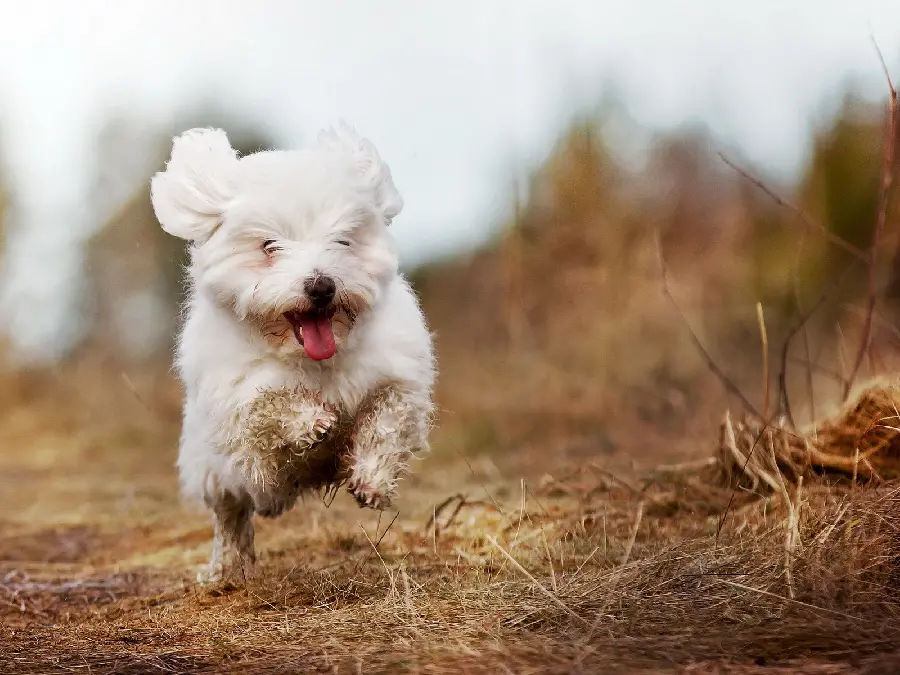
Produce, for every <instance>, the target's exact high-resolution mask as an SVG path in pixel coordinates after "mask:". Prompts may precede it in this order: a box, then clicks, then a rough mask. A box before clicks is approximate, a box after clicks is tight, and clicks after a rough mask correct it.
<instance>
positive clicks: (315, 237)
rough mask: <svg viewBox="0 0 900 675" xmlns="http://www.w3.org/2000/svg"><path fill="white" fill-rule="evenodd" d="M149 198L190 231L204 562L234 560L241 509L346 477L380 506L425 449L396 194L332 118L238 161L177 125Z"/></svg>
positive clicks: (184, 347) (181, 345) (238, 561)
mask: <svg viewBox="0 0 900 675" xmlns="http://www.w3.org/2000/svg"><path fill="white" fill-rule="evenodd" d="M151 195H152V197H151V199H152V202H153V208H154V210H155V212H156V216H157V219H158V220H159V222H160V224H161V225H162V227H163V229H164V230H165V231H166V232H168V233H170V234H172V235H175V236H176V237H180V238H182V239H185V240H187V241H188V242H189V250H190V266H189V270H188V278H189V289H190V290H189V295H188V299H187V302H186V306H185V323H184V327H183V329H182V330H181V332H180V334H179V338H178V344H177V350H176V352H177V356H176V366H177V370H178V373H179V375H180V377H181V380H182V382H183V385H184V389H185V405H184V419H183V428H182V435H181V442H180V448H179V456H178V468H179V472H180V478H181V484H182V488H183V492H184V493H185V494H186V495H187V496H188V497H191V498H194V499H197V500H202V502H203V503H205V504H206V505H207V506H208V507H209V508H210V509H211V510H212V513H213V520H214V527H215V540H214V545H213V554H212V559H211V561H210V568H209V572H208V573H207V574H206V575H204V576H205V577H206V578H209V579H216V578H221V577H222V576H223V575H228V574H230V573H231V572H234V571H237V572H239V573H240V574H244V575H246V574H247V573H249V572H251V571H252V568H253V564H254V562H255V552H254V545H253V523H252V516H253V514H254V512H256V513H259V514H260V515H263V516H269V517H273V516H277V515H279V514H281V513H283V512H284V511H285V510H287V509H289V508H291V507H292V506H293V504H294V503H295V502H296V499H297V496H298V494H299V493H301V492H302V491H303V490H306V489H313V488H320V487H324V486H327V487H334V486H337V485H340V484H343V483H346V484H347V487H348V490H349V491H350V493H351V494H352V495H353V496H354V497H355V498H356V500H357V501H358V502H359V504H360V505H361V506H369V507H372V508H376V509H382V508H384V507H386V506H388V505H389V504H390V500H391V498H392V497H393V496H394V493H395V489H396V486H397V481H398V478H399V477H400V476H401V475H402V474H403V472H404V471H405V470H406V469H407V466H408V460H409V458H410V456H411V455H412V454H413V453H415V452H416V451H419V450H424V449H426V448H427V435H428V431H429V426H430V417H431V413H432V398H431V392H432V386H433V380H434V358H433V352H432V340H431V335H430V333H429V331H428V329H427V327H426V324H425V320H424V318H423V316H422V312H421V310H420V308H419V304H418V302H417V299H416V297H415V295H414V293H413V291H412V290H411V288H410V286H409V284H408V283H407V282H406V280H405V279H404V278H403V277H402V276H401V275H400V273H399V271H398V260H397V255H396V252H395V248H394V244H393V238H392V237H391V235H390V233H389V232H388V226H389V225H390V223H391V220H392V219H393V218H394V217H395V216H397V215H398V214H399V213H400V211H401V209H402V207H403V201H402V199H401V197H400V195H399V193H398V192H397V189H396V188H395V186H394V183H393V180H392V178H391V172H390V170H389V168H388V166H387V165H386V164H385V163H384V162H383V161H382V159H381V157H380V156H379V155H378V152H377V151H376V150H375V148H374V147H373V145H372V144H371V143H370V142H369V141H367V140H366V139H364V138H361V137H359V136H358V135H357V134H356V132H355V131H353V130H352V129H351V128H349V127H347V126H341V127H340V128H339V129H337V130H329V131H327V132H322V133H321V134H320V136H319V139H318V143H317V145H316V146H315V147H314V148H311V149H307V150H300V151H265V152H257V153H255V154H251V155H247V156H245V157H242V158H239V157H238V155H237V153H236V151H235V150H234V149H233V148H232V147H231V144H230V143H229V141H228V139H227V137H226V135H225V133H224V132H223V131H221V130H218V129H192V130H190V131H187V132H185V133H184V134H182V135H181V136H179V137H177V138H176V139H175V140H174V144H173V147H172V155H171V158H170V160H169V161H168V163H167V165H166V169H165V171H162V172H160V173H157V174H156V175H155V176H154V177H153V178H152V180H151Z"/></svg>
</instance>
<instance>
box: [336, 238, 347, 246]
mask: <svg viewBox="0 0 900 675" xmlns="http://www.w3.org/2000/svg"><path fill="white" fill-rule="evenodd" d="M337 243H338V245H339V246H349V245H350V240H349V239H338V241H337Z"/></svg>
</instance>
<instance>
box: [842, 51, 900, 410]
mask: <svg viewBox="0 0 900 675" xmlns="http://www.w3.org/2000/svg"><path fill="white" fill-rule="evenodd" d="M873 43H874V44H875V50H876V51H877V52H878V58H879V59H880V61H881V66H882V68H883V69H884V74H885V78H886V79H887V84H888V90H889V92H890V105H889V110H888V122H887V134H885V142H884V161H883V164H882V169H881V186H880V189H879V194H878V211H877V215H876V220H875V231H874V233H873V234H872V245H871V249H870V253H869V297H868V301H867V303H866V315H865V319H864V321H863V333H862V337H861V338H860V341H859V347H858V348H857V351H856V356H855V357H854V359H853V366H852V367H851V369H850V375H849V376H848V377H847V381H846V383H845V384H844V400H845V401H846V400H847V398H848V397H849V396H850V389H851V388H852V387H853V383H854V381H855V380H856V376H857V374H858V373H859V369H860V367H861V366H862V363H863V361H864V360H865V358H866V354H868V352H869V347H870V346H871V343H872V321H873V318H872V317H873V316H874V314H875V307H876V305H877V304H878V295H879V293H878V276H877V275H878V266H877V260H878V258H877V256H878V250H879V248H881V242H882V238H883V236H884V226H885V223H886V221H887V213H888V206H889V204H890V197H891V187H892V186H893V183H894V164H895V159H896V158H895V154H896V153H895V150H896V147H897V142H896V135H897V123H898V122H897V117H898V108H897V90H896V89H895V88H894V83H893V82H892V81H891V75H890V72H889V71H888V69H887V65H886V64H885V62H884V55H883V54H882V53H881V49H879V47H878V44H877V43H875V41H874V40H873Z"/></svg>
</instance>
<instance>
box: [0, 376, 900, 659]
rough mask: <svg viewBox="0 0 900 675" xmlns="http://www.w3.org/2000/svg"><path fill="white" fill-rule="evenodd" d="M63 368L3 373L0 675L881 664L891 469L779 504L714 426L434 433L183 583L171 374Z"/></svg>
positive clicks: (889, 636) (888, 642) (889, 560)
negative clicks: (389, 507) (708, 429)
mask: <svg viewBox="0 0 900 675" xmlns="http://www.w3.org/2000/svg"><path fill="white" fill-rule="evenodd" d="M69 379H71V380H72V382H73V383H72V384H70V385H68V388H67V386H66V385H59V386H57V387H49V386H48V384H47V383H48V382H49V383H54V382H56V380H54V379H52V378H49V379H44V380H39V381H38V382H37V384H35V383H34V382H33V381H32V380H31V379H29V378H21V380H20V381H17V382H16V383H14V384H13V385H10V386H8V387H6V389H7V390H8V395H7V396H6V397H5V399H6V400H5V401H4V406H5V408H4V409H5V414H6V416H7V417H6V421H5V423H4V424H3V425H2V427H0V434H2V438H0V443H2V445H0V448H2V450H0V491H2V495H3V504H4V514H3V517H2V520H0V615H2V620H3V623H2V632H0V672H9V673H57V672H59V673H63V672H84V673H114V672H115V673H202V672H210V673H212V672H216V673H221V672H241V673H247V672H260V673H263V672H265V673H277V672H284V673H288V672H290V673H296V672H351V673H354V672H365V673H368V672H392V673H395V672H428V673H443V672H447V673H450V672H475V673H478V672H483V673H496V672H513V673H529V672H535V673H536V672H541V673H552V672H559V673H564V672H565V673H568V672H632V673H633V672H638V673H640V672H654V673H656V672H672V673H675V672H678V673H713V672H715V673H756V672H760V673H763V672H765V673H770V672H772V673H778V672H785V673H786V672H809V673H851V672H852V673H863V672H865V673H876V672H883V673H889V672H897V669H900V638H898V637H897V636H898V635H900V632H898V630H900V619H898V616H900V612H898V609H900V604H898V603H897V599H896V594H895V592H894V588H895V587H896V585H897V584H896V580H897V579H898V578H900V576H898V574H897V570H898V569H900V568H898V567H897V555H898V548H900V546H898V543H897V542H898V540H900V537H898V529H897V520H896V518H897V515H898V514H900V506H898V499H897V497H896V495H897V492H896V489H895V488H894V483H893V482H891V481H890V480H883V481H881V482H879V483H878V484H877V485H875V486H868V487H866V486H859V488H858V489H857V488H853V489H852V490H849V491H848V490H847V489H838V488H835V487H828V486H827V485H826V484H825V483H815V484H813V483H809V484H808V485H807V487H806V490H805V492H804V493H803V494H802V495H801V494H799V492H798V493H797V494H796V502H794V501H793V500H794V496H793V494H794V493H793V488H791V491H792V492H791V496H790V498H789V499H788V500H786V501H779V497H778V495H766V494H765V492H764V491H762V490H759V491H758V493H759V494H755V493H754V491H753V490H748V489H731V488H728V487H724V486H722V485H717V483H716V481H717V480H718V479H717V478H716V477H715V474H714V473H710V472H709V470H710V469H711V468H712V465H713V463H714V460H715V458H714V457H713V455H712V454H711V453H712V451H713V449H714V448H715V442H714V441H715V439H712V438H711V439H709V440H710V442H709V443H706V444H703V443H698V444H696V446H695V447H694V449H693V451H687V452H685V453H683V455H684V456H683V457H682V458H683V459H685V460H699V461H698V462H696V463H695V464H688V465H685V466H683V467H676V468H675V469H665V470H662V471H655V472H654V471H653V470H652V465H653V461H652V460H653V457H652V453H651V456H643V457H642V456H641V455H640V453H639V452H638V451H637V450H635V449H634V448H632V449H631V450H630V451H629V452H627V453H624V454H623V450H622V449H621V448H619V449H616V448H613V449H610V448H608V447H605V446H603V447H600V445H598V447H597V448H595V449H594V452H593V453H591V452H588V451H586V450H585V449H584V447H583V444H582V446H577V447H580V448H581V449H580V450H578V451H574V450H573V451H563V450H562V449H560V450H559V452H554V449H553V448H551V447H547V448H545V449H544V451H540V450H531V451H527V452H526V451H523V452H522V453H506V454H502V455H492V454H491V453H471V452H469V453H468V454H466V453H463V452H462V451H458V452H454V451H452V450H448V449H447V448H446V447H444V448H443V449H441V450H439V451H438V452H435V453H434V454H433V455H432V456H429V457H427V458H425V459H423V460H422V461H420V462H416V463H415V465H414V473H413V475H412V476H411V477H410V478H408V479H407V480H406V481H405V482H404V484H403V486H402V493H401V499H400V502H399V503H398V505H397V508H396V510H394V511H388V512H385V513H383V514H381V515H380V516H379V514H377V513H376V512H373V511H371V510H367V509H359V508H358V507H357V506H356V505H355V503H354V502H353V501H352V500H351V499H350V497H349V496H348V495H346V494H345V493H343V492H342V493H341V494H338V495H337V496H336V498H334V499H333V501H331V502H330V504H326V501H329V499H330V498H323V497H321V496H319V495H311V496H310V497H308V498H307V500H306V502H305V503H304V504H302V505H301V506H300V507H298V508H295V509H294V511H292V512H291V513H290V514H288V515H287V516H286V517H284V518H281V519H279V520H276V521H266V520H258V523H257V525H258V538H257V547H258V550H259V552H260V561H261V568H260V573H259V576H258V578H256V579H253V580H249V581H248V582H247V583H246V584H238V585H233V586H229V585H214V586H205V587H204V586H199V585H197V584H196V583H195V582H194V577H195V574H196V571H197V569H198V567H199V566H200V565H202V564H203V563H204V562H205V561H206V559H207V556H208V554H209V547H210V543H211V535H212V532H211V527H210V523H209V521H208V519H207V517H206V515H205V514H204V513H203V512H201V511H192V510H190V509H189V508H188V507H186V506H185V505H184V504H182V503H181V501H180V500H179V497H178V493H177V481H176V474H175V470H174V466H173V462H174V458H175V451H176V443H175V441H176V436H177V426H178V425H177V415H178V403H177V388H175V387H172V386H171V383H168V381H167V378H165V377H159V378H157V379H158V380H159V381H160V382H162V384H160V385H158V386H157V389H160V390H162V391H163V392H164V395H160V394H159V393H158V392H157V393H154V394H147V393H146V391H148V390H149V389H150V387H149V385H146V383H141V382H137V383H136V382H132V381H131V379H129V378H128V377H127V376H123V378H122V379H121V380H120V385H121V386H120V387H119V388H118V389H116V388H115V387H111V388H110V389H112V392H111V394H109V395H108V396H107V397H106V398H104V397H99V396H97V397H93V398H92V397H91V396H89V395H88V394H82V395H81V396H78V395H77V394H76V392H77V391H78V385H77V382H78V378H77V377H73V378H69ZM145 386H146V387H147V389H145ZM85 391H87V390H85ZM154 391H156V389H154ZM110 395H111V398H110V397H109V396H110ZM126 398H129V399H131V400H132V403H131V404H129V405H128V406H127V407H128V411H129V412H128V414H127V415H125V414H122V415H121V416H120V415H118V414H116V415H110V414H109V413H108V410H109V409H110V408H109V406H112V405H113V401H117V402H118V404H119V405H122V403H121V402H122V401H123V400H124V399H126ZM635 456H637V457H639V459H640V460H641V461H640V462H638V464H639V465H637V466H636V465H635V462H634V461H633V460H634V457H635ZM673 475H677V476H680V477H677V476H676V477H673ZM791 503H793V504H795V505H796V506H797V509H798V514H797V518H795V519H794V521H791V517H790V515H789V514H786V512H785V509H786V508H788V510H790V508H789V507H788V504H791ZM726 508H727V509H728V513H727V515H726V516H725V517H724V518H723V516H722V514H723V513H725V512H726ZM433 520H436V521H437V522H438V526H437V527H436V528H435V527H433V526H432V522H431V521H433ZM791 522H793V523H794V524H793V526H792V525H791ZM785 523H787V525H785ZM791 527H793V528H794V530H796V533H797V537H798V541H799V543H798V544H797V546H796V547H794V548H792V549H791V550H790V552H789V553H787V555H789V556H790V555H793V556H794V558H793V559H788V560H786V559H785V555H786V553H785V552H786V550H787V548H786V546H785V543H784V542H785V532H790V531H791ZM786 528H787V529H786ZM786 572H787V574H788V575H789V576H790V578H789V579H786V578H785V573H786ZM791 596H793V597H791Z"/></svg>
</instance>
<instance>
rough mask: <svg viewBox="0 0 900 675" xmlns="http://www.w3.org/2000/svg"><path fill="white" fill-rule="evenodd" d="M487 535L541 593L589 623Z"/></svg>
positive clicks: (569, 613) (577, 619) (567, 612)
mask: <svg viewBox="0 0 900 675" xmlns="http://www.w3.org/2000/svg"><path fill="white" fill-rule="evenodd" d="M485 537H486V538H487V540H488V541H489V542H491V544H493V545H494V547H496V549H497V550H498V551H500V553H501V554H503V557H504V558H506V559H507V560H508V561H509V563H510V564H511V565H512V566H513V567H515V568H516V569H517V570H519V572H521V573H522V574H523V575H525V577H526V578H527V579H528V580H529V581H530V582H531V583H533V584H534V586H535V588H537V589H538V590H539V591H540V592H541V593H543V594H544V595H546V596H547V598H549V600H550V601H551V602H552V603H553V604H554V605H556V606H557V607H559V608H560V609H561V610H563V611H564V612H565V613H566V614H568V615H569V616H571V617H572V618H573V619H575V620H576V621H578V622H579V623H582V624H585V625H587V621H585V620H584V619H583V618H582V617H580V616H578V615H577V614H576V613H575V612H573V611H572V610H571V609H569V607H568V605H566V603H564V602H563V601H562V600H560V599H559V598H558V597H556V596H555V595H554V594H553V593H551V592H550V591H549V590H547V588H545V587H544V586H543V585H542V584H541V583H540V582H539V581H538V580H537V579H535V578H534V576H533V575H532V574H531V572H529V571H528V570H526V569H525V568H524V567H522V566H521V565H520V564H519V561H518V560H516V559H515V558H513V557H512V556H511V555H510V554H509V552H508V551H507V550H506V549H505V548H503V547H502V546H501V545H500V543H499V542H498V541H497V540H496V539H494V538H493V537H492V536H491V535H489V534H488V535H485Z"/></svg>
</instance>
